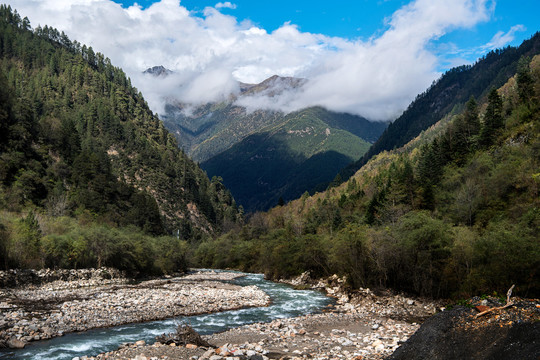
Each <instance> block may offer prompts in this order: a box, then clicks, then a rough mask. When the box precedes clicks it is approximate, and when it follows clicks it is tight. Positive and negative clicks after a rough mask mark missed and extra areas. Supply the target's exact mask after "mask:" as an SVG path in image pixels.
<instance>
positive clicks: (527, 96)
mask: <svg viewBox="0 0 540 360" xmlns="http://www.w3.org/2000/svg"><path fill="white" fill-rule="evenodd" d="M529 63H530V59H529V57H526V56H522V57H521V58H520V59H519V62H518V67H517V84H518V94H519V99H520V100H521V101H522V102H523V103H524V104H526V105H529V103H530V101H531V98H532V97H533V96H534V81H533V78H532V76H531V69H530V68H529Z"/></svg>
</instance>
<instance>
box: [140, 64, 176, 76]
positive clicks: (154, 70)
mask: <svg viewBox="0 0 540 360" xmlns="http://www.w3.org/2000/svg"><path fill="white" fill-rule="evenodd" d="M172 73H173V72H172V71H171V70H169V69H167V68H165V67H164V66H163V65H158V66H154V67H151V68H148V69H146V70H144V71H143V74H150V75H153V76H167V75H170V74H172Z"/></svg>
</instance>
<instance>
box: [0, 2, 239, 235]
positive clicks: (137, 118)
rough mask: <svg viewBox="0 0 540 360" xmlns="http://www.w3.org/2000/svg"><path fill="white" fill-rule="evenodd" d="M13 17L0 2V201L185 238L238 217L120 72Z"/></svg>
mask: <svg viewBox="0 0 540 360" xmlns="http://www.w3.org/2000/svg"><path fill="white" fill-rule="evenodd" d="M19 17H20V16H18V14H17V13H16V11H13V10H12V9H11V7H9V6H5V5H1V6H0V34H2V39H1V41H0V70H1V71H0V100H1V101H0V130H1V131H0V191H1V196H0V198H1V199H3V201H2V203H0V206H2V207H4V208H6V209H9V210H11V211H22V210H23V209H25V208H27V207H28V206H33V207H38V208H46V209H47V210H48V211H49V214H51V215H72V216H73V215H74V214H75V213H76V212H80V211H85V210H86V211H89V212H91V213H92V214H94V215H95V216H96V218H97V219H99V221H101V222H104V223H107V224H109V225H114V226H127V225H135V226H137V227H139V228H140V229H142V230H143V231H145V232H146V233H149V234H154V235H160V234H164V233H173V232H175V233H178V231H179V230H182V231H181V233H180V235H181V236H182V237H183V238H186V239H187V238H192V239H197V238H198V237H200V236H202V234H204V233H219V232H220V231H221V229H224V228H226V227H228V228H230V227H232V226H234V224H236V223H237V222H238V221H240V220H241V216H240V215H239V212H238V208H237V207H236V204H235V202H234V200H233V199H232V197H231V195H230V193H229V192H228V190H227V189H226V188H224V187H223V186H222V185H221V184H216V183H211V182H210V180H209V179H208V177H207V176H206V174H205V173H204V172H203V171H202V170H201V169H200V168H199V167H198V165H197V164H195V163H194V162H193V161H191V160H189V159H188V158H187V157H186V156H185V154H183V153H182V152H181V151H180V150H178V148H177V144H176V141H175V140H174V138H173V136H172V135H171V134H169V133H168V132H167V131H166V130H165V128H164V127H163V124H162V123H161V122H160V121H159V119H158V118H157V117H156V116H155V115H154V114H152V112H151V111H150V109H149V108H148V105H147V103H146V102H145V100H144V99H143V98H142V96H141V94H140V92H139V91H138V90H137V89H135V88H134V87H132V86H131V81H130V79H129V78H127V77H126V75H125V74H124V72H123V71H122V70H121V69H119V68H117V67H115V66H113V65H112V64H111V61H110V60H109V59H108V58H106V57H105V56H104V55H103V54H100V53H95V52H94V50H93V49H92V48H91V47H87V46H85V45H81V44H79V43H78V42H77V41H71V40H70V39H69V38H68V37H67V36H66V35H65V34H64V33H59V32H58V30H56V29H54V28H50V27H48V26H43V27H41V26H38V27H37V28H36V29H35V30H31V28H30V24H29V21H28V19H23V20H19V19H18V18H19ZM188 208H189V209H188ZM191 214H195V215H194V216H191ZM188 219H189V220H188ZM186 222H187V223H186Z"/></svg>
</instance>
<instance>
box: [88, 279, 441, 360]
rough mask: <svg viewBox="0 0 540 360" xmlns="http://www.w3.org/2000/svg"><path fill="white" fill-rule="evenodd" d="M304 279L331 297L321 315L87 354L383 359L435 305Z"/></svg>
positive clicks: (207, 359)
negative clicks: (182, 342) (194, 340)
mask: <svg viewBox="0 0 540 360" xmlns="http://www.w3.org/2000/svg"><path fill="white" fill-rule="evenodd" d="M304 280H305V276H304ZM304 280H302V279H293V280H292V282H293V283H295V285H297V286H301V287H314V288H324V289H325V291H326V292H327V293H329V294H332V296H334V297H335V298H336V300H337V303H336V305H335V306H333V307H331V308H329V309H328V311H327V312H324V313H322V314H312V315H304V316H299V317H293V318H288V319H279V320H274V321H272V322H269V323H256V324H251V325H245V326H241V327H238V328H234V329H231V330H228V331H225V332H222V333H218V334H214V335H208V336H203V338H204V339H205V340H206V341H208V342H209V343H210V344H211V345H212V346H210V347H204V346H202V347H199V346H196V345H195V344H187V345H186V346H176V344H173V346H170V345H165V344H161V343H159V342H156V343H154V344H151V345H150V344H144V343H143V342H136V343H132V344H124V345H123V346H122V347H121V348H120V349H118V350H116V351H113V352H108V353H104V354H100V355H98V356H96V357H93V358H88V359H138V360H144V359H199V360H221V359H226V358H231V357H232V358H236V359H248V360H263V359H282V358H284V359H295V358H297V359H303V358H310V359H339V358H343V359H358V360H359V359H382V358H384V357H386V356H388V355H390V354H392V353H393V352H394V350H395V349H396V348H397V347H398V346H399V345H400V344H402V343H404V342H405V341H406V340H407V339H408V338H409V337H410V336H411V335H412V334H413V333H414V332H415V331H416V330H417V329H418V328H419V326H420V325H419V324H420V322H421V321H422V320H423V319H425V318H427V317H429V316H431V315H432V314H434V313H435V312H436V311H437V309H438V306H440V304H438V303H435V302H432V301H429V300H423V299H418V298H410V297H406V296H403V295H400V294H392V293H390V292H386V293H379V294H375V293H374V292H372V291H371V290H369V289H361V290H359V291H355V292H349V291H347V290H346V286H345V282H344V279H341V278H338V277H337V276H333V277H330V278H328V279H326V280H324V281H317V282H311V281H309V282H306V281H304ZM309 284H311V285H309Z"/></svg>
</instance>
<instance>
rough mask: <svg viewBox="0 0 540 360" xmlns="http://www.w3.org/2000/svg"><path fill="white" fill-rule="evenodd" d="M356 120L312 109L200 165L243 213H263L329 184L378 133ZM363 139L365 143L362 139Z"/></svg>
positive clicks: (377, 129) (375, 125) (290, 116)
mask: <svg viewBox="0 0 540 360" xmlns="http://www.w3.org/2000/svg"><path fill="white" fill-rule="evenodd" d="M385 126H386V124H384V123H372V122H369V121H367V120H365V119H362V118H360V117H358V116H353V115H350V114H338V113H333V112H329V111H327V110H325V109H323V108H319V107H314V108H308V109H304V110H301V111H297V112H294V113H291V114H288V115H285V116H284V117H283V119H282V120H281V121H280V123H278V124H276V125H274V126H270V127H265V128H263V129H260V130H259V131H258V132H257V133H256V134H253V135H250V136H248V137H246V138H245V139H243V140H242V141H240V142H238V143H236V144H235V145H233V146H232V147H231V148H230V149H228V150H226V151H224V152H222V153H220V154H218V155H216V156H214V157H212V158H211V159H209V160H207V161H204V162H202V163H201V167H202V168H203V169H204V170H205V171H206V172H207V173H208V175H209V176H220V177H222V178H223V183H224V184H225V186H227V188H229V189H230V190H231V192H232V193H233V194H234V197H235V199H236V200H237V201H238V202H239V203H240V204H242V205H243V206H244V208H245V209H246V211H249V212H252V211H256V210H266V209H269V208H271V207H273V206H275V205H276V204H278V202H279V201H280V199H282V200H284V201H289V200H293V199H295V198H298V197H299V196H300V195H302V194H303V193H304V192H306V191H310V190H313V189H315V188H316V187H317V186H318V185H320V184H326V183H328V182H329V181H331V180H332V179H333V178H334V177H335V174H337V172H338V171H339V170H340V169H341V168H343V166H345V165H347V164H349V163H350V162H351V161H352V160H353V159H355V158H357V157H358V155H360V156H361V154H363V153H364V152H365V151H367V149H368V148H369V146H370V142H368V140H374V139H375V138H376V137H377V135H378V134H379V133H380V132H381V131H382V130H383V129H384V127H385ZM364 138H367V139H368V140H364Z"/></svg>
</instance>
